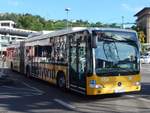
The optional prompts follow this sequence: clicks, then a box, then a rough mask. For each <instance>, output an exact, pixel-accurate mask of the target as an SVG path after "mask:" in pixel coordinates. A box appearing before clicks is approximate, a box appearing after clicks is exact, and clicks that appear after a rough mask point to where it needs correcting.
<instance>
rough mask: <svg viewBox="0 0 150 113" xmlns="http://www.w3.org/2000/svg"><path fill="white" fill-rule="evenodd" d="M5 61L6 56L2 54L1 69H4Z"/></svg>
mask: <svg viewBox="0 0 150 113" xmlns="http://www.w3.org/2000/svg"><path fill="white" fill-rule="evenodd" d="M5 61H6V56H5V54H2V67H3V68H4V64H5Z"/></svg>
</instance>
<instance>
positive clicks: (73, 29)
mask: <svg viewBox="0 0 150 113" xmlns="http://www.w3.org/2000/svg"><path fill="white" fill-rule="evenodd" d="M84 30H88V31H92V30H102V31H103V30H104V31H105V30H108V31H109V30H110V31H123V32H135V31H134V30H129V29H119V28H87V27H73V28H68V29H63V30H57V31H53V32H51V33H48V34H43V35H39V36H35V37H32V38H28V39H26V42H32V41H36V40H43V39H46V38H49V37H55V36H60V35H65V34H69V33H73V32H79V31H84ZM135 33H136V32H135Z"/></svg>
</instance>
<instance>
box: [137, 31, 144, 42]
mask: <svg viewBox="0 0 150 113" xmlns="http://www.w3.org/2000/svg"><path fill="white" fill-rule="evenodd" d="M138 37H139V40H140V42H141V43H145V34H144V32H143V31H138Z"/></svg>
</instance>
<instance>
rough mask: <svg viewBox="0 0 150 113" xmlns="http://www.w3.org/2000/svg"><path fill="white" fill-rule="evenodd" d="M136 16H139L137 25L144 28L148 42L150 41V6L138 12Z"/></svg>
mask: <svg viewBox="0 0 150 113" xmlns="http://www.w3.org/2000/svg"><path fill="white" fill-rule="evenodd" d="M134 16H136V17H137V20H136V23H137V26H138V27H139V28H140V29H142V30H144V33H145V35H146V38H145V41H146V43H150V7H145V8H143V9H142V10H141V11H139V12H137V13H136V14H135V15H134Z"/></svg>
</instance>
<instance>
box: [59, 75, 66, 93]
mask: <svg viewBox="0 0 150 113" xmlns="http://www.w3.org/2000/svg"><path fill="white" fill-rule="evenodd" d="M57 86H58V87H59V88H60V89H62V90H64V89H66V80H65V76H64V74H58V77H57Z"/></svg>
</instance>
